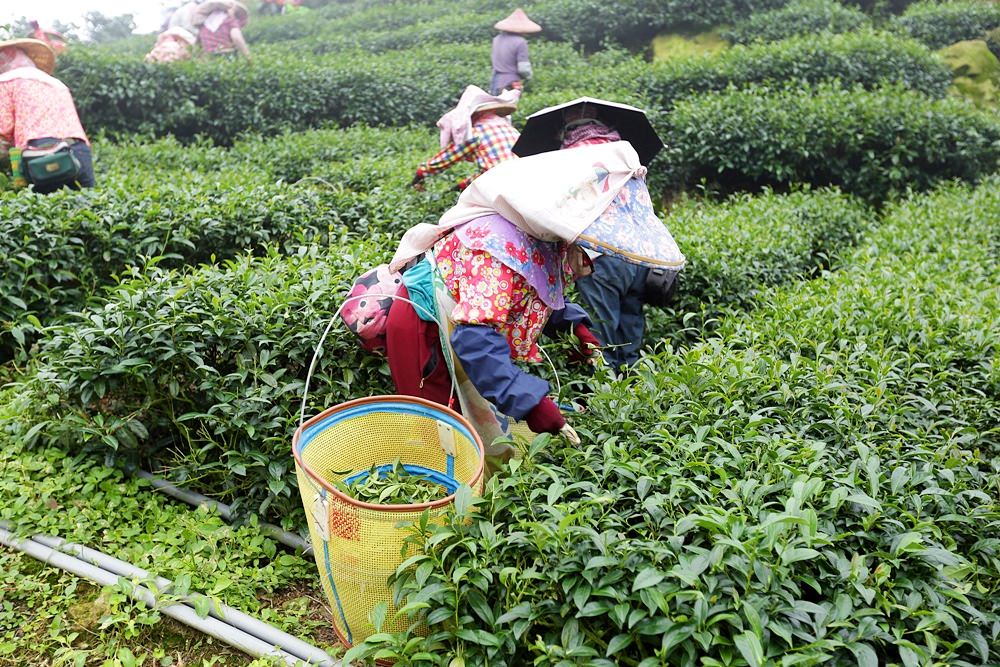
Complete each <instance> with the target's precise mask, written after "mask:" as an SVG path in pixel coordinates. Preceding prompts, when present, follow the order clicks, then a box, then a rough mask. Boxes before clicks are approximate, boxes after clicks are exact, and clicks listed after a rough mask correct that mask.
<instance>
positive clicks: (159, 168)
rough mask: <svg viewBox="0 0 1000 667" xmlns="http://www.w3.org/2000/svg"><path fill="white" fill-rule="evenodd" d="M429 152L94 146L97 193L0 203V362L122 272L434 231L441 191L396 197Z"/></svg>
mask: <svg viewBox="0 0 1000 667" xmlns="http://www.w3.org/2000/svg"><path fill="white" fill-rule="evenodd" d="M436 147H437V145H436V143H435V141H434V137H433V136H432V135H431V134H430V133H429V132H427V131H425V130H416V129H399V130H394V131H391V132H390V131H385V130H377V129H373V128H365V127H357V128H353V129H351V130H348V131H315V132H304V133H298V134H291V135H283V136H278V137H270V138H261V137H258V138H248V139H246V140H244V141H241V142H239V143H238V144H236V145H235V146H234V147H233V148H231V149H224V148H220V147H215V146H212V145H210V144H207V143H205V142H202V143H199V144H194V145H190V146H183V145H181V144H180V143H178V142H177V141H176V140H175V139H169V138H168V139H163V140H160V141H157V142H152V143H149V142H144V141H141V140H128V141H124V142H122V143H120V144H117V145H116V144H109V143H106V142H99V143H98V144H97V149H96V150H97V155H98V166H99V167H101V169H100V172H101V175H100V178H101V183H102V184H101V187H100V188H98V189H96V190H94V191H88V192H82V193H71V192H60V193H57V194H54V195H51V196H48V197H40V196H35V195H32V194H30V193H28V192H24V193H21V194H19V195H15V194H13V193H11V194H8V195H6V197H4V198H0V269H2V270H0V287H2V289H3V294H5V298H4V299H3V300H0V322H2V323H3V324H2V328H0V358H2V359H9V358H11V356H12V355H13V354H14V353H15V351H16V350H17V348H19V347H21V346H23V345H25V344H26V343H30V341H31V340H32V332H33V331H34V330H35V329H36V328H37V327H39V326H41V325H42V324H49V323H51V321H52V319H53V318H54V317H56V316H58V315H59V314H62V313H65V312H67V311H69V310H77V309H80V308H82V307H83V305H84V304H85V303H86V302H87V301H88V300H91V299H94V298H97V297H100V295H101V294H102V291H103V290H102V288H103V287H104V286H106V285H109V284H111V283H113V282H114V280H115V276H116V275H118V274H120V273H121V272H122V271H123V270H124V269H126V268H127V267H129V266H142V265H145V264H146V263H153V264H157V265H160V266H164V267H178V266H182V265H185V264H198V263H201V262H207V261H210V260H215V259H226V258H229V257H233V256H234V255H236V254H237V253H238V252H240V251H242V250H244V249H254V248H257V249H259V248H261V247H262V246H263V245H266V244H268V243H281V244H284V245H285V246H286V247H291V245H292V244H294V243H302V242H306V241H315V240H318V239H320V238H324V237H325V236H326V235H327V234H328V233H329V232H330V231H331V230H336V231H335V234H336V235H339V234H343V233H349V234H354V235H359V236H360V235H366V234H368V233H369V232H371V231H393V232H396V233H401V232H402V231H403V230H405V229H407V228H409V227H411V226H412V225H414V224H416V223H418V222H424V221H427V220H429V219H436V218H437V217H438V216H440V214H441V213H443V212H444V210H445V209H446V208H448V207H449V206H450V205H451V204H452V203H453V201H454V193H449V192H448V191H447V188H448V187H449V185H450V184H449V182H448V180H447V179H445V178H442V179H440V181H441V182H440V183H431V184H430V187H429V188H428V191H426V192H416V191H414V190H413V189H411V188H409V187H408V184H409V181H410V178H412V174H413V168H414V167H415V165H416V164H418V163H419V161H420V160H422V159H424V158H425V157H427V156H428V155H431V154H432V153H433V151H434V150H435V149H436ZM193 173H197V174H198V177H197V178H192V174H193ZM300 179H305V180H303V181H302V182H301V183H299V184H297V185H292V184H291V183H292V182H293V181H298V180H300ZM281 181H284V182H285V183H281ZM66 239H70V241H69V242H66Z"/></svg>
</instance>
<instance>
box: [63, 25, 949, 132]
mask: <svg viewBox="0 0 1000 667" xmlns="http://www.w3.org/2000/svg"><path fill="white" fill-rule="evenodd" d="M271 48H272V49H273V51H272V52H271V53H270V54H268V53H267V52H265V53H262V54H259V58H258V61H257V62H255V64H254V66H253V67H250V68H248V67H246V66H244V65H243V64H242V63H239V62H231V61H230V62H218V61H216V62H198V63H176V64H172V65H170V66H161V65H150V64H146V63H142V62H139V61H124V60H122V59H120V58H117V57H107V56H100V55H96V54H95V53H78V54H75V55H74V54H70V55H69V57H67V58H64V59H62V60H61V63H62V64H61V65H60V76H61V77H62V78H63V80H64V81H65V82H66V83H67V85H69V86H70V88H72V89H73V91H74V96H75V99H76V102H77V106H78V108H79V111H80V114H81V117H82V119H83V121H84V124H85V126H86V127H87V128H88V129H89V130H90V131H91V132H95V131H97V130H104V131H107V132H111V133H142V134H153V135H158V136H159V135H164V134H172V135H174V136H176V137H178V138H180V139H184V140H190V139H192V138H193V137H195V136H198V135H202V136H205V137H208V138H210V139H211V140H212V141H214V142H216V143H220V144H231V143H232V142H233V141H234V140H235V139H236V137H238V136H239V135H240V134H243V133H246V132H254V133H259V134H274V133H277V132H280V131H282V130H286V129H297V130H303V129H307V128H311V127H321V126H346V125H351V124H354V123H366V124H369V125H387V126H401V125H407V124H410V123H418V124H421V125H424V126H427V127H431V126H433V124H434V122H435V121H436V120H437V119H438V117H439V116H440V115H441V114H442V113H444V112H445V111H447V110H448V109H449V108H450V107H451V106H452V105H453V104H454V102H455V100H457V98H458V96H459V94H460V93H461V91H462V90H463V89H464V87H465V86H466V85H467V84H469V83H479V84H480V85H481V86H484V87H485V86H488V81H489V72H490V70H489V50H488V49H489V47H488V44H481V45H469V44H449V45H441V46H433V47H431V46H425V47H421V48H414V49H409V50H404V51H398V52H390V53H385V54H380V55H370V54H365V53H357V52H355V53H342V54H336V55H327V56H318V57H308V56H306V55H299V56H295V57H290V56H288V55H287V53H286V52H285V51H282V50H281V49H278V48H277V47H271ZM532 49H533V50H532V59H533V61H534V65H535V69H536V71H537V73H538V74H537V76H536V77H535V78H534V79H533V80H532V81H531V82H530V85H529V90H528V93H527V94H526V96H525V103H524V105H523V107H524V108H523V109H522V113H521V115H519V118H522V117H523V116H524V115H525V114H527V113H530V112H531V111H534V110H537V109H538V108H540V107H541V106H543V102H542V101H544V102H547V101H549V100H551V99H557V100H558V101H566V100H568V99H572V98H573V97H574V96H576V95H577V94H579V93H581V92H583V93H586V94H589V95H591V96H595V97H605V98H608V99H635V98H636V97H638V99H639V100H642V99H645V100H648V103H649V104H651V105H652V106H654V107H665V108H669V106H670V105H672V104H673V103H674V102H675V101H676V100H677V99H680V98H683V97H686V96H690V95H691V94H694V93H697V92H705V91H709V90H721V89H724V88H726V87H727V86H730V85H732V86H737V87H744V86H746V85H749V84H753V83H763V82H772V81H782V82H783V81H786V80H795V81H807V82H817V81H824V80H828V79H832V78H839V79H841V80H843V81H844V82H846V83H849V84H855V83H857V84H861V85H864V86H865V87H869V88H870V87H874V86H878V85H881V84H883V83H885V82H887V81H900V82H902V83H903V84H904V85H906V86H908V87H911V88H913V89H915V90H919V91H923V92H926V93H928V94H930V95H934V96H941V95H943V94H944V92H945V90H946V88H947V85H948V84H949V82H950V73H949V71H948V70H947V68H946V67H945V66H944V65H943V64H942V63H941V62H939V61H938V60H937V59H935V58H934V57H933V56H932V55H931V54H930V53H929V52H928V51H927V50H926V49H925V48H923V47H921V46H919V45H918V44H916V43H914V42H912V41H911V40H905V39H900V38H893V37H888V36H886V35H881V34H878V33H862V34H857V35H842V36H837V37H831V38H829V39H827V40H815V39H813V38H811V37H806V38H801V39H798V40H791V41H789V42H778V43H773V44H763V45H758V46H754V47H751V48H747V49H733V50H731V51H729V52H725V53H722V54H720V55H717V56H710V57H704V58H696V59H692V60H685V61H680V62H676V63H665V64H660V65H653V66H651V65H649V64H647V63H644V62H642V61H641V60H640V59H638V58H632V57H629V56H627V55H625V54H622V53H621V52H616V51H614V50H612V51H610V52H602V53H600V54H595V55H594V56H592V57H590V58H584V57H582V56H581V55H580V54H578V53H576V52H575V51H573V49H572V48H570V47H568V46H567V45H564V44H557V43H551V42H549V43H545V42H542V43H539V44H536V45H534V46H533V47H532ZM164 99H170V100H171V104H164V103H163V100H164Z"/></svg>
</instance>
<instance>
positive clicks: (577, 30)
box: [246, 0, 787, 51]
mask: <svg viewBox="0 0 1000 667" xmlns="http://www.w3.org/2000/svg"><path fill="white" fill-rule="evenodd" d="M785 2H787V0H721V1H714V2H709V1H706V0H666V1H664V0H635V1H632V2H628V3H600V2H593V1H592V0H536V1H531V0H529V1H528V2H524V3H521V6H522V7H524V9H525V10H526V11H527V12H528V13H529V14H530V15H531V17H532V18H533V19H534V20H535V21H536V22H537V23H539V24H540V25H541V26H542V28H543V33H542V36H543V37H544V38H546V39H550V40H556V41H567V42H570V43H573V44H578V45H581V46H585V47H586V48H588V49H596V48H597V47H599V46H601V45H602V44H604V43H607V42H616V43H619V44H623V45H626V46H628V47H630V48H643V47H645V45H646V42H647V41H648V39H649V38H650V37H652V36H653V35H655V34H657V33H659V32H663V31H666V30H669V29H691V28H693V29H705V28H709V27H712V26H714V25H717V24H720V23H734V22H736V21H739V20H741V19H744V18H746V17H747V16H749V15H750V14H751V13H752V12H755V11H762V10H766V9H772V8H775V7H780V6H781V5H783V4H785ZM511 9H512V7H511V6H510V5H509V4H507V3H503V2H496V1H495V0H466V1H465V2H462V3H461V5H456V4H455V3H453V2H447V1H443V0H436V1H433V0H432V1H430V2H421V3H419V4H414V3H405V2H377V3H376V2H352V3H338V4H337V5H330V6H327V7H325V8H323V9H321V10H320V11H318V12H315V13H314V14H313V15H311V16H309V15H306V16H288V17H281V18H282V20H278V19H266V20H262V21H254V22H251V24H250V25H249V26H248V28H247V31H246V32H247V37H248V39H249V40H250V42H251V43H252V44H253V43H260V42H276V41H286V40H296V39H299V38H300V37H303V36H308V37H311V38H315V43H316V44H318V45H325V46H323V47H321V48H323V49H324V50H326V51H330V50H339V49H342V48H343V47H344V46H347V45H356V46H357V47H359V48H361V49H364V50H369V51H380V50H383V49H394V48H406V47H409V46H411V45H415V44H418V43H427V42H430V41H438V40H440V42H453V41H463V42H475V41H481V42H488V41H489V40H490V39H491V38H492V37H493V35H494V34H496V31H495V30H493V24H494V23H495V22H496V21H498V20H500V19H501V18H503V17H504V16H506V15H507V14H508V13H509V12H510V10H511ZM394 36H395V37H394ZM415 39H419V41H414V40H415ZM440 42H438V43H440Z"/></svg>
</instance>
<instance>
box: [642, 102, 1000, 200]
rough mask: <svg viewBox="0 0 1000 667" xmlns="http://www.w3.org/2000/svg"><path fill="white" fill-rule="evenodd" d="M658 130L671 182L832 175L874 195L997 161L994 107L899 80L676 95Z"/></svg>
mask: <svg viewBox="0 0 1000 667" xmlns="http://www.w3.org/2000/svg"><path fill="white" fill-rule="evenodd" d="M662 134H663V137H664V139H665V142H666V144H667V148H666V149H665V150H664V151H662V152H661V153H660V155H659V156H658V157H657V158H656V162H657V163H659V165H661V171H662V172H663V173H664V174H665V175H666V176H665V178H666V180H667V181H668V182H673V183H674V184H675V185H676V186H678V187H681V186H691V185H696V184H698V183H701V182H703V181H706V182H707V183H708V185H709V187H714V188H719V189H721V190H723V191H733V190H746V189H752V188H755V187H761V186H775V185H783V184H789V183H812V184H814V185H829V184H833V185H838V186H840V187H841V188H843V189H844V190H845V191H846V192H849V193H852V194H856V195H858V196H860V197H862V198H865V199H868V200H870V201H875V202H877V201H880V200H883V199H884V198H886V197H887V196H889V195H891V194H892V193H901V192H905V191H906V190H907V189H909V188H913V189H918V190H919V189H925V188H928V187H930V186H931V185H933V184H934V183H936V182H938V181H940V180H942V179H947V178H963V179H967V180H970V181H975V180H977V179H978V178H981V177H982V176H984V175H986V174H989V173H991V172H993V171H995V170H996V169H997V167H998V165H1000V122H998V120H997V118H996V116H995V115H994V114H988V113H984V112H980V111H977V110H976V109H974V108H973V107H972V106H970V105H968V104H967V103H965V102H964V101H963V100H958V99H953V98H952V99H943V100H930V99H928V98H926V97H924V96H922V95H919V94H917V93H913V92H910V91H907V90H904V89H902V88H898V87H890V88H884V89H877V90H873V91H865V90H861V89H858V88H847V87H844V86H841V85H838V84H820V85H817V86H815V87H813V88H811V89H809V90H803V89H801V88H787V89H783V90H782V89H748V90H742V91H735V90H730V91H726V92H722V93H712V94H708V95H703V96H699V97H693V98H690V99H687V100H682V101H680V102H678V103H677V106H676V107H674V110H673V112H672V113H671V114H670V115H669V116H668V117H667V118H666V119H665V121H664V126H663V129H662ZM654 169H655V166H654Z"/></svg>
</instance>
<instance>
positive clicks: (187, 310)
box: [31, 235, 391, 520]
mask: <svg viewBox="0 0 1000 667" xmlns="http://www.w3.org/2000/svg"><path fill="white" fill-rule="evenodd" d="M389 249H391V245H390V241H389V239H388V238H387V237H385V236H377V235H373V236H372V237H371V239H370V240H368V241H366V242H363V243H362V242H355V243H354V244H347V243H343V242H341V243H337V244H335V245H332V246H331V247H330V248H320V247H315V246H314V247H313V248H312V249H311V250H306V249H304V250H302V251H301V252H299V253H297V254H295V255H292V256H290V257H285V256H282V255H281V254H279V253H278V252H276V251H275V252H271V253H269V254H268V255H267V256H265V257H263V258H253V257H250V256H241V257H239V258H237V259H234V260H229V261H227V262H225V263H223V265H222V266H219V267H214V266H206V267H202V268H201V269H199V270H197V271H194V272H190V273H187V274H175V273H171V272H169V271H164V270H162V269H159V268H151V269H148V270H147V271H145V272H139V271H134V272H133V275H132V277H130V278H128V279H126V280H124V281H123V282H122V283H121V284H120V285H118V286H116V287H115V288H114V289H113V290H112V291H111V293H110V294H109V299H108V302H107V303H106V304H104V305H103V306H100V307H96V308H93V309H90V310H86V311H83V312H81V313H79V314H77V315H76V316H74V317H73V319H72V320H71V321H69V322H68V323H67V324H65V325H64V326H58V327H55V328H53V329H52V330H51V331H50V332H49V335H48V339H47V340H46V341H45V343H44V344H43V347H42V350H41V352H40V359H41V364H40V366H39V368H38V372H37V375H36V377H35V379H34V380H33V381H31V387H32V388H33V389H34V390H36V391H38V392H39V394H38V396H39V397H40V400H41V401H43V402H45V401H47V400H51V401H55V403H54V404H51V406H50V407H51V409H52V411H53V413H52V414H53V419H52V421H51V422H49V424H48V428H47V429H46V433H47V436H48V437H51V438H54V439H56V440H58V441H60V442H64V443H65V444H67V445H68V446H72V447H73V448H74V449H80V448H81V447H83V448H91V449H98V450H103V451H106V452H108V453H113V454H114V455H115V456H117V457H119V458H122V459H124V460H126V461H131V462H140V461H141V462H143V463H146V464H149V463H169V464H171V467H173V468H175V470H174V475H175V476H177V477H178V478H179V479H181V480H183V479H184V478H185V477H186V476H188V475H190V476H191V477H193V478H196V479H198V480H199V481H198V484H199V488H204V489H205V490H211V492H213V493H214V494H220V495H221V496H222V497H223V498H228V499H230V500H232V501H233V502H235V504H236V507H237V508H238V509H239V510H240V511H254V512H261V513H265V512H268V508H269V507H270V508H271V509H270V513H273V514H274V515H275V516H277V517H279V518H281V519H283V520H288V519H289V517H292V516H294V515H296V514H297V512H298V505H299V503H300V500H299V498H298V494H297V493H293V492H294V491H295V489H294V474H293V472H292V471H291V470H290V469H291V460H290V457H289V456H288V448H289V446H290V445H289V442H290V440H289V437H290V436H289V434H290V433H291V432H292V430H294V426H295V424H296V423H297V420H298V414H299V413H298V406H299V402H300V401H301V399H302V394H303V389H304V379H305V376H306V370H307V368H308V365H309V361H310V358H311V357H312V354H313V351H314V349H315V347H316V345H317V343H318V341H319V337H320V334H321V333H322V331H323V329H324V328H325V327H326V324H327V321H328V320H329V319H330V317H331V316H332V315H333V312H334V311H335V310H336V308H337V306H338V305H339V301H340V298H341V296H342V295H343V294H344V293H345V292H346V291H347V289H348V287H349V286H350V284H351V281H352V280H353V279H354V278H355V277H357V276H358V275H360V274H361V273H362V271H363V270H366V269H368V268H370V267H371V266H372V264H373V263H376V262H377V261H379V260H380V258H381V257H382V255H383V254H384V253H385V252H387V251H388V250H389ZM353 335H354V334H351V333H349V332H347V331H346V330H345V329H343V328H341V327H338V328H335V329H334V330H333V332H332V335H331V337H330V339H329V340H328V341H327V343H326V349H325V354H324V355H323V356H322V358H321V360H320V363H319V365H318V367H317V371H316V376H315V377H314V378H313V386H312V394H311V396H312V401H311V402H310V406H309V409H310V411H311V412H312V413H315V412H318V411H319V410H320V409H322V408H325V407H328V406H330V405H333V404H335V403H338V402H342V401H344V400H347V399H349V398H353V397H356V396H358V395H359V394H361V393H387V392H386V391H385V389H386V382H385V380H387V378H385V377H384V376H383V374H382V371H381V369H382V365H383V361H382V359H381V358H379V357H375V356H373V355H368V354H366V353H363V352H362V350H361V348H360V346H358V345H357V344H356V342H355V341H354V339H353V338H352V337H353ZM46 396H48V397H49V398H48V399H46V398H45V397H46ZM55 415H58V416H55Z"/></svg>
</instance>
